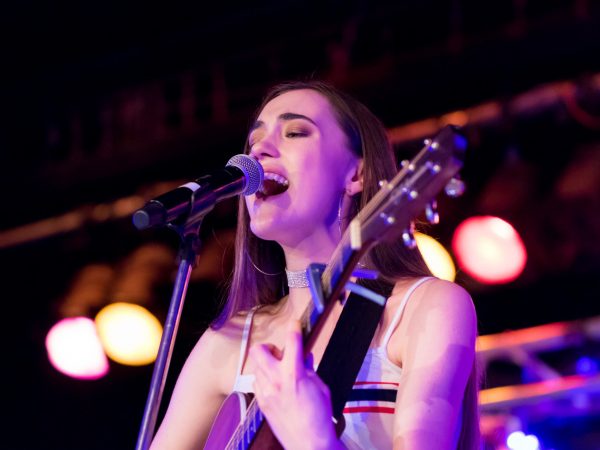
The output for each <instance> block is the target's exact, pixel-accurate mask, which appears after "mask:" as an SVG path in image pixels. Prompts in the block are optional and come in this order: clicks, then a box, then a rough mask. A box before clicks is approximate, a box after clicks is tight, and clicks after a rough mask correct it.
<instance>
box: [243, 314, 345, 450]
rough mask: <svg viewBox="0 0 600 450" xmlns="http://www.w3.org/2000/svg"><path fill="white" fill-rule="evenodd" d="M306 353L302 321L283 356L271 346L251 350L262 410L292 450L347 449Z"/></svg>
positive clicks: (296, 324)
mask: <svg viewBox="0 0 600 450" xmlns="http://www.w3.org/2000/svg"><path fill="white" fill-rule="evenodd" d="M303 353H304V352H303V348H302V333H301V329H300V323H299V322H298V321H294V322H293V323H292V325H291V327H290V329H289V331H288V335H287V337H286V341H285V348H284V351H283V355H282V354H281V352H279V351H278V350H277V349H276V348H274V347H270V346H267V345H255V346H253V347H252V348H251V349H250V358H252V360H253V362H254V365H255V375H256V381H255V382H254V392H255V395H256V400H257V401H258V406H260V409H261V411H262V412H263V413H264V415H265V417H266V418H267V421H268V422H269V425H270V426H271V429H272V430H273V433H274V434H275V436H276V437H277V439H278V440H279V442H280V443H281V444H282V445H283V446H284V447H285V448H286V449H288V450H291V449H335V448H343V447H342V445H341V443H340V442H339V440H338V439H337V437H336V434H335V429H334V426H333V422H332V419H331V399H330V395H329V388H328V387H327V386H326V385H325V383H323V382H322V381H321V379H320V378H319V376H318V375H317V374H316V373H315V371H314V370H313V368H312V361H311V364H305V362H304V356H303ZM311 359H312V358H311Z"/></svg>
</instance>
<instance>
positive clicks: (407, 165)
mask: <svg viewBox="0 0 600 450" xmlns="http://www.w3.org/2000/svg"><path fill="white" fill-rule="evenodd" d="M400 166H401V167H402V168H403V169H406V170H408V171H409V172H411V173H412V172H414V171H415V165H414V164H411V163H410V161H409V160H408V159H403V160H402V161H400Z"/></svg>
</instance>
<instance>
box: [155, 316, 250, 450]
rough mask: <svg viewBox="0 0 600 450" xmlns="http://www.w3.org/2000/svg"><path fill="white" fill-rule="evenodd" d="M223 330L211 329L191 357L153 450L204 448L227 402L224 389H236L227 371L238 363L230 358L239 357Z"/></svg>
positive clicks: (203, 336)
mask: <svg viewBox="0 0 600 450" xmlns="http://www.w3.org/2000/svg"><path fill="white" fill-rule="evenodd" d="M222 330H223V329H221V330H219V331H214V330H212V329H210V328H209V329H208V330H207V331H206V332H205V333H204V334H203V335H202V337H201V338H200V340H199V341H198V343H197V344H196V346H195V347H194V349H193V350H192V352H191V353H190V356H189V357H188V359H187V361H186V362H185V365H184V366H183V369H182V371H181V373H180V375H179V378H178V379H177V384H176V385H175V389H174V390H173V395H172V397H171V401H170V403H169V408H168V409H167V412H166V414H165V417H164V420H163V422H162V424H161V426H160V428H159V430H158V432H157V433H156V436H155V437H154V440H153V442H152V446H151V449H152V450H167V449H168V450H175V449H176V450H184V449H199V448H202V446H203V445H204V442H205V441H206V438H207V436H208V433H209V431H210V427H211V425H212V423H213V420H214V418H215V416H216V415H217V412H218V410H219V407H220V406H221V403H222V402H223V400H224V399H225V392H226V390H225V389H224V386H225V384H226V383H228V382H230V383H231V384H230V386H232V385H233V376H235V374H231V373H230V372H231V370H228V368H229V367H234V368H235V363H234V364H233V366H232V364H231V361H230V358H232V357H233V358H235V356H236V355H237V353H239V351H238V352H237V353H236V351H235V348H231V347H233V346H232V344H231V342H228V341H231V340H232V339H226V338H224V337H223V336H222V333H221V331H222ZM228 349H231V350H232V351H229V350H228ZM232 352H233V355H232ZM234 370H235V369H234Z"/></svg>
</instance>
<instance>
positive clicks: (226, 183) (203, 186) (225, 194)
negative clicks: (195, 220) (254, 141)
mask: <svg viewBox="0 0 600 450" xmlns="http://www.w3.org/2000/svg"><path fill="white" fill-rule="evenodd" d="M263 177H264V171H263V168H262V166H261V165H260V163H259V162H258V161H257V160H256V159H254V158H251V157H250V156H247V155H235V156H234V157H232V158H231V159H230V160H229V161H227V164H226V165H225V168H224V169H220V170H218V171H216V172H214V173H212V174H211V175H204V176H202V177H200V178H198V179H196V180H195V181H192V182H191V183H186V184H184V185H182V186H179V187H178V188H175V189H173V190H172V191H169V192H167V193H165V194H162V195H160V196H158V197H156V198H155V199H153V200H150V201H149V202H148V203H146V205H145V206H144V207H143V208H142V209H138V210H137V211H136V212H135V213H133V224H134V225H135V227H136V228H137V229H138V230H144V229H146V228H150V227H156V226H162V225H167V224H170V223H176V224H181V223H183V222H184V221H185V220H186V219H187V218H188V217H189V216H190V214H193V215H194V216H197V215H205V214H206V213H208V212H209V211H211V210H212V209H213V207H214V206H215V204H216V203H217V202H219V201H221V200H224V199H226V198H229V197H233V196H234V195H238V194H243V195H251V194H254V193H255V192H256V191H258V189H259V188H260V186H261V185H262V182H263Z"/></svg>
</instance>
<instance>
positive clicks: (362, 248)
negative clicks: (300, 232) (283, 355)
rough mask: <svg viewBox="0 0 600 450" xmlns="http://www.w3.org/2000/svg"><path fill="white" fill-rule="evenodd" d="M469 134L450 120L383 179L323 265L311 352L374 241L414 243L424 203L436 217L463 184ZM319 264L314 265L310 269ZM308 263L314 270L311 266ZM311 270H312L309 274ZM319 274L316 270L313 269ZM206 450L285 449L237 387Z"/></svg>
mask: <svg viewBox="0 0 600 450" xmlns="http://www.w3.org/2000/svg"><path fill="white" fill-rule="evenodd" d="M465 150H466V140H465V138H464V137H463V136H462V135H461V134H459V133H458V131H457V129H456V128H455V127H453V126H447V127H445V128H444V129H443V130H442V131H440V132H439V133H438V134H437V135H436V137H435V138H433V139H432V140H426V141H425V146H424V148H423V149H422V150H421V151H420V152H419V153H418V154H417V156H416V157H415V158H413V160H411V161H410V162H408V161H404V162H403V163H402V169H401V170H400V171H399V172H398V174H397V175H396V176H395V177H394V178H393V179H392V180H391V181H389V182H388V181H381V182H380V186H381V188H380V190H379V191H378V192H377V194H376V195H375V196H374V197H373V198H372V199H371V200H370V201H369V203H368V204H367V205H366V206H365V207H364V208H363V209H362V210H361V211H360V212H359V213H358V214H357V216H356V217H355V218H354V219H353V220H352V221H351V222H350V224H349V226H348V228H347V229H346V232H345V233H344V236H343V237H342V239H341V241H340V243H339V245H338V246H337V247H336V249H335V251H334V253H333V255H332V257H331V260H330V262H329V264H328V265H327V266H326V268H325V269H324V270H323V271H319V272H318V275H320V285H321V286H320V287H321V289H319V290H318V291H317V292H316V293H315V290H314V287H313V291H312V292H313V304H312V305H311V306H309V307H308V308H307V310H306V311H305V313H304V318H305V320H303V323H306V324H307V325H306V326H305V329H304V330H303V333H304V341H305V342H304V350H305V352H306V353H307V354H308V353H309V352H310V351H311V350H312V348H313V345H314V344H315V342H316V338H317V337H318V335H319V332H320V331H321V327H322V326H323V324H324V323H325V318H326V317H327V316H328V314H329V313H330V311H331V310H332V308H333V306H334V304H335V301H338V299H339V298H340V295H341V294H342V293H343V292H344V290H345V287H346V285H347V282H348V280H349V279H350V277H351V276H352V272H353V270H354V268H355V266H356V265H357V264H358V261H359V260H360V258H361V257H362V256H363V255H364V254H365V253H366V252H368V251H369V249H371V248H372V247H373V246H374V245H376V244H378V243H380V242H385V241H388V242H389V241H393V240H396V239H398V238H399V237H400V238H401V239H402V240H403V242H404V243H405V245H407V246H409V247H411V248H414V246H415V245H416V244H415V241H414V237H413V236H412V220H413V219H414V218H415V217H416V216H417V215H418V214H419V213H420V212H421V211H423V209H425V212H426V216H427V218H428V220H430V221H432V222H436V221H437V213H436V211H435V208H434V205H435V197H436V196H437V195H438V194H439V193H440V192H441V191H442V190H443V189H444V187H446V192H447V193H448V194H449V195H452V194H453V192H455V191H456V190H457V186H460V183H461V182H460V181H457V180H456V179H455V178H454V176H455V175H456V174H457V173H458V171H459V170H460V169H461V167H462V165H463V158H464V153H465ZM314 267H315V266H312V265H311V269H312V268H314ZM311 269H309V270H311ZM310 276H311V274H310V273H309V277H310ZM312 276H313V277H314V274H312ZM204 448H205V450H223V449H236V450H237V449H244V450H245V449H261V450H262V449H281V448H282V447H281V445H280V444H279V442H278V441H277V439H276V438H275V436H274V435H273V433H272V431H271V430H270V428H269V426H268V424H267V423H266V421H265V418H264V416H263V414H262V413H261V411H260V409H259V407H258V403H257V402H256V400H255V399H254V398H253V396H252V395H251V394H242V393H239V392H234V393H232V394H231V395H229V396H228V397H227V398H226V400H225V401H224V402H223V405H222V406H221V409H220V410H219V412H218V414H217V417H216V419H215V421H214V423H213V426H212V428H211V431H210V433H209V436H208V439H207V442H206V444H205V446H204Z"/></svg>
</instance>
